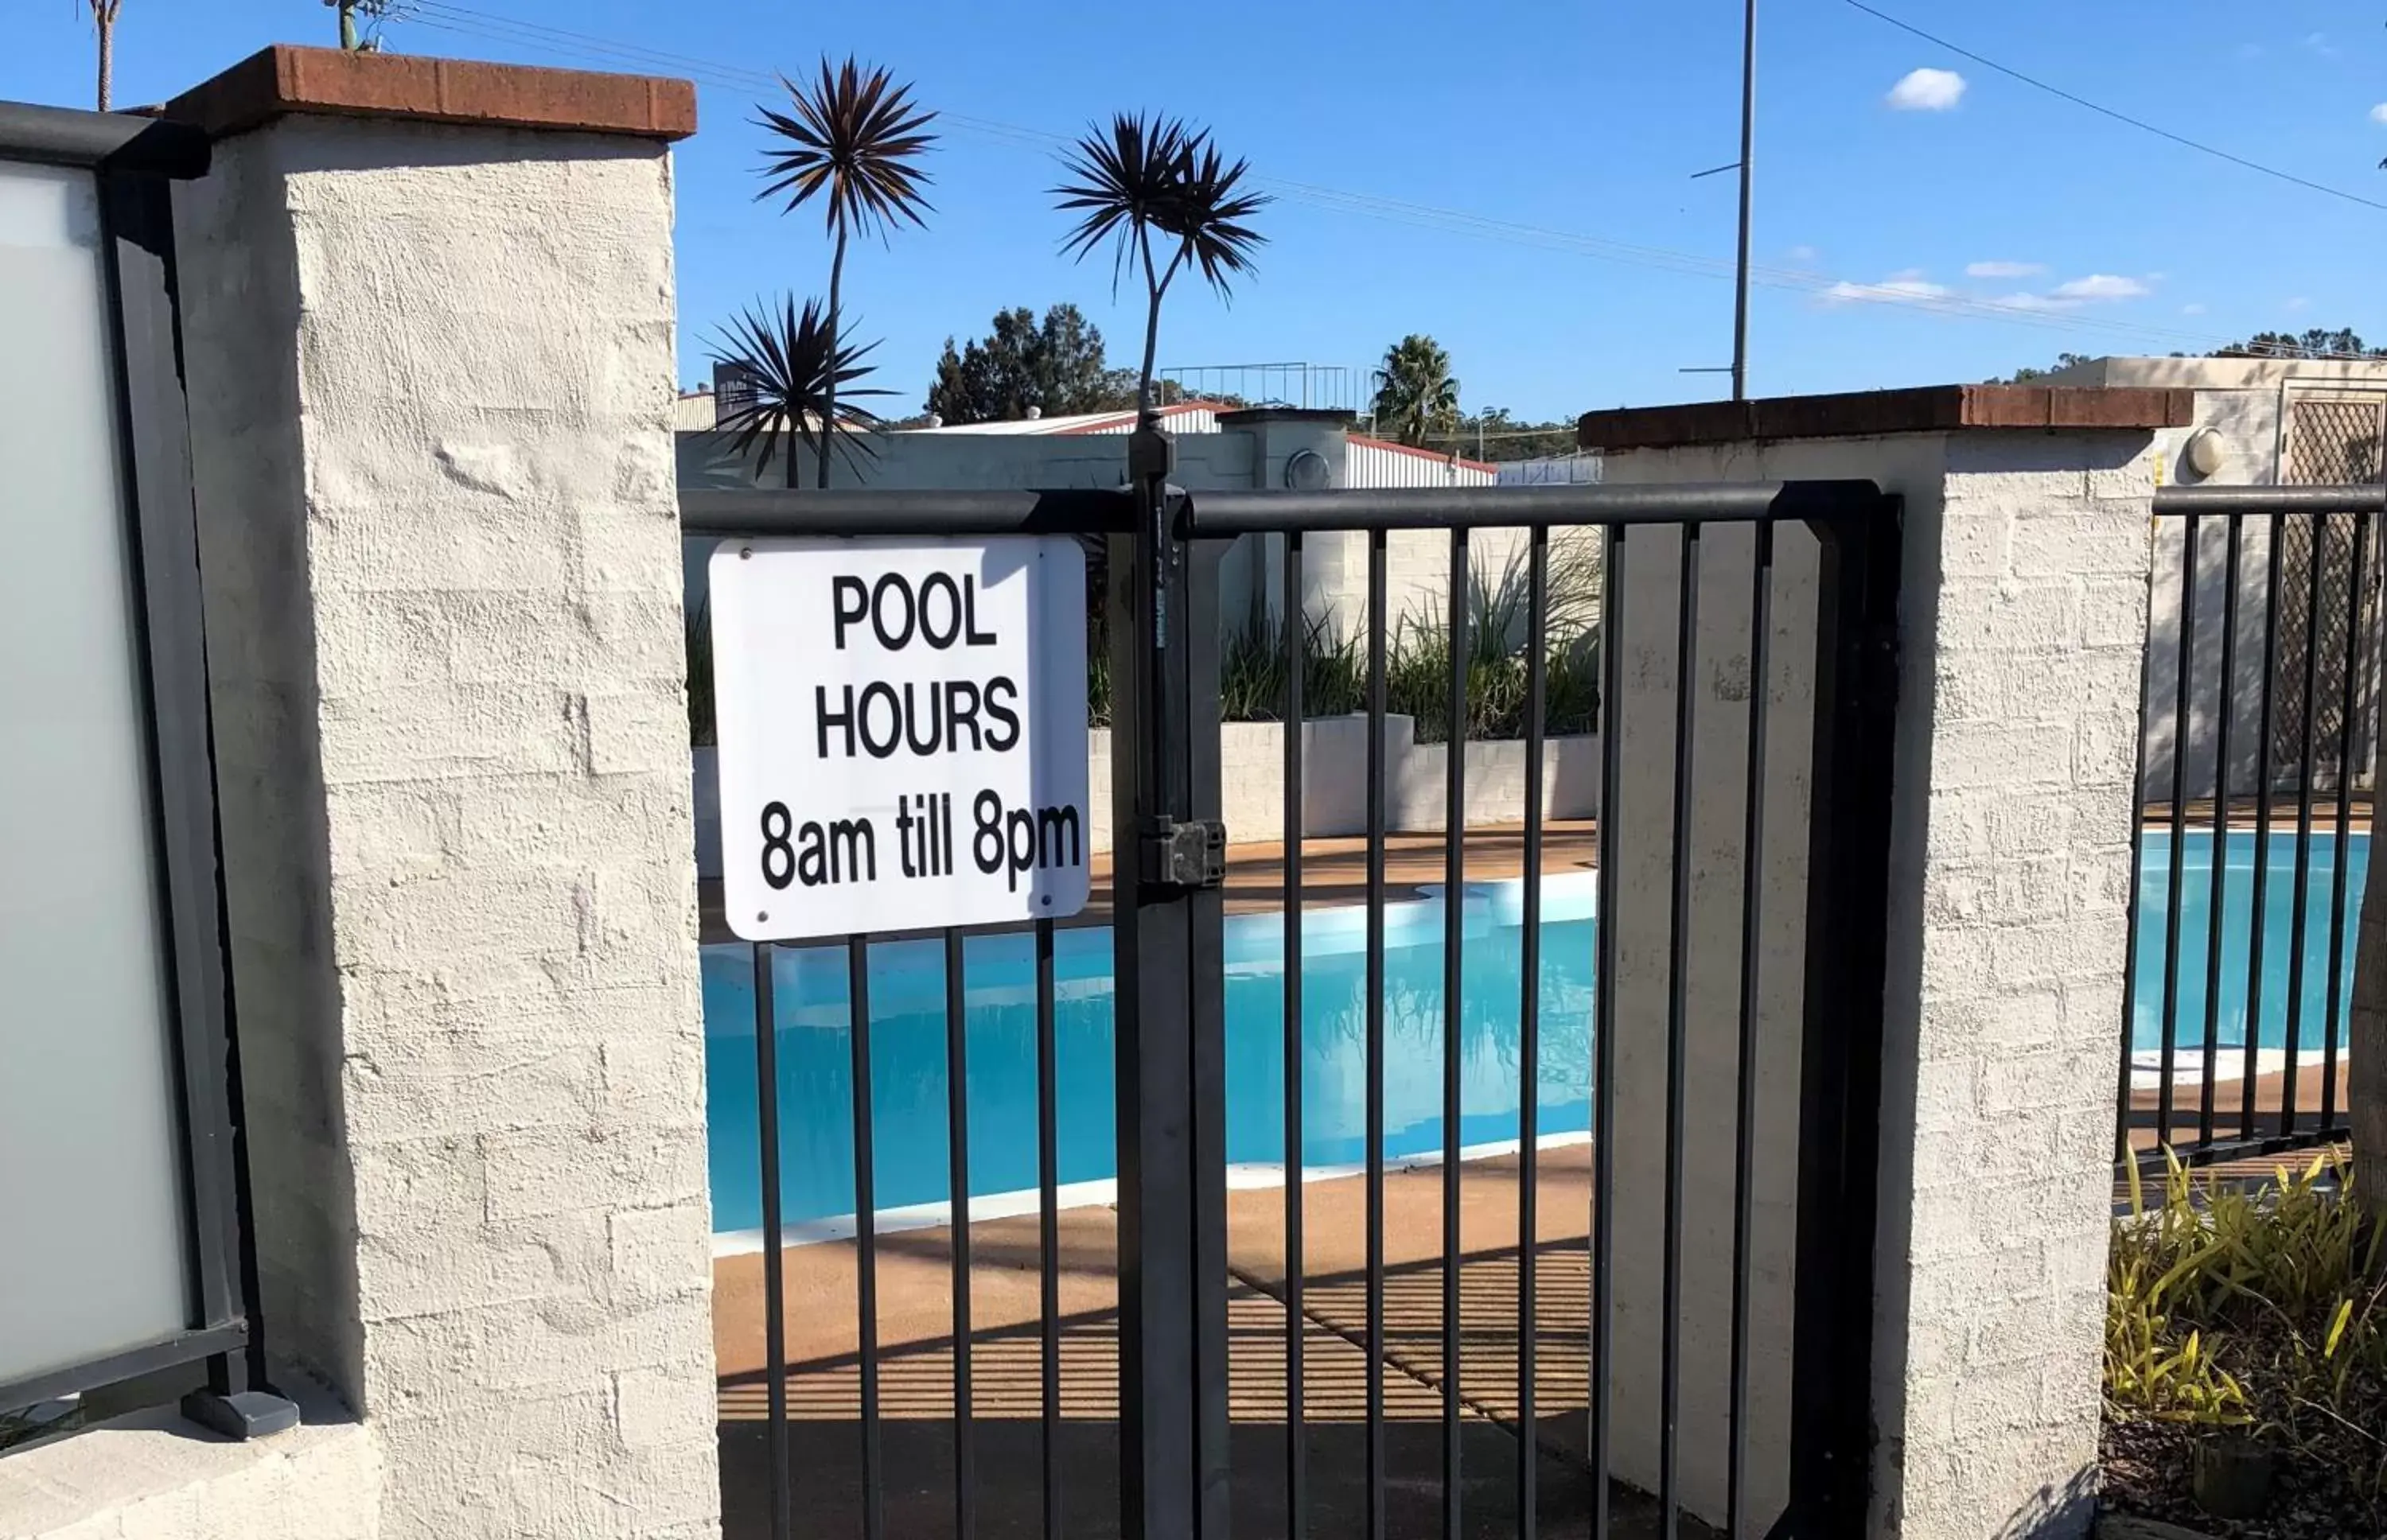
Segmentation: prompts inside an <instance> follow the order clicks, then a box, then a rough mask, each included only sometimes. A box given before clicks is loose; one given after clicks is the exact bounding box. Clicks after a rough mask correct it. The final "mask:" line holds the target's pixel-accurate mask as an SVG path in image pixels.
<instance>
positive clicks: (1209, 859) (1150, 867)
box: [1138, 818, 1227, 889]
mask: <svg viewBox="0 0 2387 1540" xmlns="http://www.w3.org/2000/svg"><path fill="white" fill-rule="evenodd" d="M1138 848H1139V851H1140V852H1141V855H1142V864H1141V869H1140V875H1141V876H1142V877H1143V880H1144V881H1145V882H1147V883H1151V884H1156V885H1158V886H1160V887H1164V888H1178V889H1196V888H1218V887H1221V886H1223V885H1224V884H1225V883H1226V880H1227V826H1226V825H1225V824H1223V823H1221V822H1219V820H1218V819H1216V818H1195V819H1190V820H1188V821H1187V822H1184V823H1179V822H1178V821H1177V820H1176V819H1174V818H1154V819H1152V820H1150V821H1149V822H1147V823H1146V824H1145V825H1144V827H1143V839H1141V840H1139V841H1138Z"/></svg>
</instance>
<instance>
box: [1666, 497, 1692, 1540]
mask: <svg viewBox="0 0 2387 1540" xmlns="http://www.w3.org/2000/svg"><path fill="white" fill-rule="evenodd" d="M1676 604H1677V606H1678V608H1677V609H1676V612H1675V619H1676V625H1677V629H1676V632H1675V641H1674V647H1675V653H1674V809H1673V817H1674V822H1673V852H1672V854H1671V856H1670V859H1671V861H1672V863H1673V866H1672V869H1671V870H1670V871H1669V872H1668V873H1667V880H1668V881H1669V882H1670V883H1672V885H1673V904H1672V906H1671V907H1672V912H1673V919H1672V922H1671V925H1670V926H1669V929H1668V935H1667V947H1666V1235H1665V1277H1664V1280H1663V1283H1662V1288H1661V1300H1662V1303H1661V1306H1660V1308H1661V1310H1662V1311H1663V1312H1664V1315H1663V1317H1662V1319H1661V1321H1660V1323H1659V1324H1660V1338H1659V1368H1658V1380H1659V1391H1658V1395H1659V1402H1660V1411H1659V1422H1658V1526H1659V1527H1658V1533H1659V1534H1661V1535H1663V1536H1665V1537H1666V1540H1673V1536H1674V1534H1676V1532H1677V1530H1678V1529H1679V1527H1680V1497H1681V1486H1680V1484H1679V1468H1680V1465H1681V1459H1682V1448H1681V1445H1680V1443H1679V1440H1678V1438H1677V1424H1678V1422H1679V1420H1680V1417H1681V1411H1682V1388H1683V1385H1682V1382H1683V1322H1682V1309H1683V1142H1684V1141H1685V1139H1686V1137H1687V1136H1688V1133H1689V1130H1687V1129H1686V1127H1685V1123H1686V1097H1685V1089H1686V1081H1687V1080H1688V1079H1689V1078H1690V1016H1689V1010H1688V1005H1689V990H1690V970H1689V967H1688V966H1687V963H1686V959H1687V958H1688V957H1689V955H1690V950H1691V783H1692V776H1693V773H1694V770H1695V764H1696V761H1695V754H1694V750H1695V747H1696V744H1697V739H1698V713H1697V711H1696V710H1695V709H1694V708H1695V704H1696V701H1697V696H1698V692H1699V525H1697V524H1685V525H1684V526H1683V547H1682V592H1681V595H1680V597H1679V598H1678V599H1677V600H1676Z"/></svg>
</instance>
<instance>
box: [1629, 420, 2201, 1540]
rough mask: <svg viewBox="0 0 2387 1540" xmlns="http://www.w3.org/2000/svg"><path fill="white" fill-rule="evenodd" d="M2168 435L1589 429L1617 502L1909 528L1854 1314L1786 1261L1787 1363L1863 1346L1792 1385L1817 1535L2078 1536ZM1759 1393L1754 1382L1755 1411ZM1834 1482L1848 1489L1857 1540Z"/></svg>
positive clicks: (2049, 428)
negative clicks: (1860, 508)
mask: <svg viewBox="0 0 2387 1540" xmlns="http://www.w3.org/2000/svg"><path fill="white" fill-rule="evenodd" d="M2193 406H2194V403H2193V400H2192V398H2191V393H2190V392H2187V391H2176V392H2175V391H2168V390H2098V389H2068V388H2034V387H2024V386H1981V385H1967V386H1946V387H1935V388H1928V389H1920V390H1911V391H1884V392H1877V393H1873V394H1868V395H1863V396H1846V397H1817V398H1790V399H1787V400H1778V401H1757V402H1749V403H1738V404H1733V405H1732V407H1731V410H1729V411H1727V410H1724V404H1718V405H1717V406H1715V407H1712V408H1665V409H1652V410H1648V411H1637V412H1636V411H1620V412H1595V413H1592V414H1590V415H1589V416H1588V417H1586V418H1585V420H1584V422H1583V424H1582V439H1583V442H1584V443H1585V445H1586V446H1596V447H1598V448H1604V449H1605V450H1606V451H1607V480H1608V481H1609V482H1610V484H1611V485H1617V484H1638V485H1650V484H1656V483H1665V482H1706V481H1712V480H1715V479H1718V478H1720V477H1722V478H1729V479H1736V480H1769V481H1772V480H1809V479H1813V480H1827V479H1835V478H1846V477H1864V478H1868V479H1871V480H1873V481H1874V482H1876V484H1877V485H1879V486H1881V487H1882V488H1883V489H1884V490H1885V491H1887V492H1890V493H1893V494H1896V495H1899V496H1901V498H1902V499H1903V502H1904V507H1905V511H1906V518H1905V520H1904V524H1903V530H1902V537H1903V542H1904V546H1903V550H1902V551H1901V554H1900V558H1899V561H1900V567H1901V579H1902V580H1901V592H1900V604H1899V614H1898V623H1899V630H1900V653H1901V667H1900V675H1899V694H1898V701H1897V705H1898V711H1897V718H1896V726H1895V734H1894V742H1893V745H1892V753H1893V759H1892V762H1891V764H1890V767H1889V768H1890V773H1891V779H1890V786H1889V788H1888V796H1887V798H1886V799H1881V800H1879V801H1878V802H1877V803H1876V812H1877V813H1878V812H1880V811H1881V810H1883V809H1885V808H1886V813H1887V819H1888V852H1887V853H1888V891H1887V914H1886V915H1880V914H1879V911H1875V912H1874V914H1876V915H1877V916H1878V918H1879V921H1880V923H1878V924H1877V925H1876V926H1874V927H1873V928H1872V934H1871V935H1869V936H1867V937H1866V940H1867V941H1868V944H1869V945H1871V946H1874V947H1876V948H1877V953H1876V955H1877V962H1869V963H1867V964H1866V966H1868V967H1871V968H1875V969H1876V977H1878V978H1881V979H1882V990H1881V993H1882V999H1881V1010H1882V1016H1881V1022H1882V1027H1883V1030H1882V1032H1881V1034H1880V1054H1879V1059H1878V1063H1877V1064H1875V1065H1871V1066H1866V1065H1863V1064H1858V1065H1854V1066H1851V1067H1850V1073H1849V1074H1848V1075H1847V1078H1846V1079H1845V1081H1844V1085H1845V1088H1846V1089H1845V1092H1844V1095H1845V1096H1846V1097H1847V1098H1848V1099H1849V1102H1850V1107H1849V1110H1850V1117H1851V1118H1853V1119H1863V1118H1864V1117H1867V1116H1868V1113H1869V1112H1871V1114H1872V1115H1873V1116H1874V1117H1875V1122H1874V1126H1873V1128H1872V1129H1870V1130H1867V1129H1865V1128H1863V1126H1862V1124H1861V1123H1860V1124H1859V1125H1858V1126H1857V1127H1855V1128H1854V1129H1852V1130H1850V1133H1851V1150H1850V1155H1851V1158H1852V1161H1854V1162H1862V1161H1863V1159H1864V1158H1865V1155H1866V1152H1864V1151H1863V1149H1862V1148H1857V1147H1855V1146H1854V1141H1855V1140H1859V1139H1862V1138H1863V1137H1864V1136H1865V1135H1867V1134H1868V1133H1870V1134H1871V1135H1872V1136H1873V1137H1874V1139H1875V1140H1876V1142H1877V1146H1878V1147H1877V1152H1876V1156H1875V1159H1876V1164H1877V1167H1878V1179H1877V1180H1876V1183H1875V1185H1874V1194H1875V1211H1874V1213H1873V1215H1872V1217H1871V1228H1872V1231H1873V1236H1872V1243H1873V1250H1874V1257H1873V1263H1872V1269H1871V1285H1872V1286H1871V1288H1870V1290H1865V1289H1863V1288H1857V1289H1848V1290H1844V1291H1842V1292H1843V1294H1844V1296H1845V1297H1843V1299H1842V1300H1841V1301H1840V1302H1839V1305H1838V1306H1837V1307H1835V1306H1833V1305H1832V1302H1831V1301H1830V1300H1829V1299H1828V1298H1823V1297H1811V1295H1812V1294H1813V1291H1812V1289H1811V1287H1810V1283H1811V1274H1810V1256H1811V1255H1812V1256H1816V1257H1818V1258H1819V1259H1820V1258H1822V1257H1823V1256H1825V1255H1826V1254H1825V1253H1824V1252H1823V1251H1821V1250H1820V1249H1819V1250H1817V1251H1816V1252H1814V1253H1812V1254H1811V1252H1810V1251H1809V1249H1808V1247H1807V1246H1806V1245H1805V1244H1803V1243H1802V1244H1801V1246H1800V1251H1799V1255H1798V1260H1797V1264H1796V1276H1797V1280H1798V1283H1797V1288H1798V1293H1799V1294H1800V1299H1801V1302H1802V1306H1803V1309H1802V1313H1801V1317H1800V1326H1799V1331H1800V1345H1801V1347H1802V1348H1803V1347H1804V1346H1805V1345H1806V1344H1807V1343H1808V1342H1809V1341H1811V1340H1812V1336H1811V1335H1810V1333H1809V1332H1808V1329H1807V1320H1808V1315H1807V1312H1810V1311H1811V1312H1812V1315H1813V1317H1814V1319H1817V1320H1818V1321H1822V1322H1824V1323H1825V1324H1824V1328H1823V1330H1824V1332H1825V1334H1826V1335H1825V1340H1826V1342H1831V1340H1832V1338H1833V1337H1835V1336H1838V1335H1839V1334H1842V1333H1848V1332H1860V1331H1862V1332H1866V1334H1868V1335H1869V1336H1870V1338H1871V1343H1870V1346H1871V1360H1872V1370H1871V1373H1870V1376H1869V1381H1870V1383H1869V1385H1868V1386H1867V1387H1866V1388H1865V1389H1864V1390H1863V1391H1860V1390H1859V1389H1858V1387H1856V1386H1854V1385H1850V1384H1846V1383H1842V1384H1838V1385H1832V1384H1827V1383H1826V1382H1825V1380H1824V1378H1823V1376H1822V1372H1821V1371H1822V1369H1823V1367H1824V1366H1823V1364H1821V1363H1818V1364H1816V1365H1814V1366H1812V1367H1813V1370H1814V1372H1813V1373H1812V1374H1811V1373H1807V1372H1800V1371H1798V1370H1794V1374H1795V1375H1796V1384H1795V1387H1794V1391H1793V1394H1794V1395H1795V1397H1796V1406H1795V1411H1794V1412H1793V1415H1792V1418H1791V1420H1790V1421H1789V1424H1788V1426H1789V1427H1790V1428H1791V1430H1792V1432H1791V1434H1790V1439H1789V1442H1790V1443H1791V1445H1792V1447H1793V1450H1794V1458H1799V1459H1800V1474H1801V1475H1802V1476H1803V1477H1807V1478H1811V1480H1810V1482H1809V1483H1808V1484H1807V1485H1805V1486H1804V1487H1803V1489H1802V1490H1803V1491H1805V1492H1817V1491H1818V1483H1815V1482H1813V1481H1812V1478H1815V1477H1817V1476H1819V1475H1821V1476H1824V1479H1823V1480H1821V1482H1820V1483H1819V1484H1820V1494H1819V1495H1821V1496H1823V1497H1824V1498H1825V1501H1827V1502H1832V1503H1836V1504H1838V1505H1839V1510H1838V1512H1837V1513H1836V1514H1835V1515H1834V1516H1833V1517H1831V1519H1830V1520H1829V1521H1828V1522H1827V1523H1825V1525H1824V1526H1823V1527H1822V1528H1820V1529H1817V1530H1814V1531H1812V1533H1818V1534H1834V1535H1838V1534H1872V1535H1876V1536H1883V1537H1888V1536H1898V1537H1900V1540H1983V1537H1985V1536H1990V1535H1997V1536H2010V1537H2021V1536H2029V1537H2031V1540H2077V1537H2078V1536H2082V1535H2085V1534H2087V1533H2088V1530H2089V1527H2090V1521H2091V1520H2092V1518H2093V1513H2094V1508H2095V1494H2096V1483H2097V1437H2098V1428H2099V1412H2100V1405H2099V1402H2100V1397H2099V1369H2100V1360H2101V1351H2102V1349H2101V1336H2102V1332H2103V1323H2104V1293H2105V1290H2104V1282H2105V1280H2104V1269H2105V1260H2106V1255H2107V1247H2108V1242H2109V1239H2110V1234H2111V1226H2112V1205H2113V1167H2112V1164H2111V1159H2112V1155H2113V1148H2114V1140H2115V1057H2114V1055H2115V1046H2116V1041H2117V1039H2118V1037H2119V1036H2120V1034H2121V1033H2122V1032H2123V1031H2124V1029H2125V1023H2124V1011H2123V1000H2124V996H2123V985H2124V978H2125V974H2126V972H2127V969H2128V935H2129V920H2128V904H2129V902H2130V895H2131V892H2132V890H2133V888H2134V884H2135V883H2136V881H2137V872H2136V869H2135V863H2134V861H2133V858H2132V848H2131V830H2132V827H2133V825H2134V824H2135V823H2136V822H2137V818H2138V808H2137V805H2136V803H2137V791H2136V785H2137V763H2136V762H2137V759H2138V750H2139V738H2140V728H2141V690H2142V688H2143V678H2142V675H2143V665H2144V663H2145V658H2146V651H2145V650H2146V625H2147V583H2148V574H2149V562H2150V549H2151V547H2150V537H2149V524H2150V517H2149V515H2150V513H2151V511H2152V500H2153V487H2154V485H2155V481H2156V478H2157V475H2158V473H2159V467H2160V466H2161V465H2162V464H2164V463H2165V462H2166V461H2167V460H2168V459H2169V457H2171V456H2173V455H2175V454H2176V453H2177V452H2178V450H2179V444H2180V441H2181V440H2182V439H2183V438H2185V436H2186V435H2187V434H2188V432H2189V431H2190V430H2191V427H2192V425H2193V424H2192V421H2191V418H2192V410H2193ZM1843 726H1846V725H1843ZM1849 790H1850V794H1851V795H1853V794H1854V789H1853V788H1850V789H1849ZM1815 816H1816V817H1818V818H1821V817H1822V816H1823V810H1822V809H1821V808H1820V807H1819V809H1818V810H1817V813H1816V814H1815ZM1825 918H1826V919H1827V920H1831V921H1837V920H1839V919H1840V918H1841V916H1839V915H1825ZM1846 933H1847V934H1848V935H1849V936H1850V940H1856V939H1857V938H1858V937H1859V936H1860V935H1861V934H1863V931H1861V930H1848V931H1846ZM1811 939H1812V938H1811ZM1809 958H1810V966H1811V967H1812V966H1815V964H1816V963H1818V962H1819V961H1820V962H1823V963H1826V964H1828V965H1830V966H1834V967H1835V968H1845V967H1846V966H1849V959H1847V958H1845V957H1825V958H1821V959H1818V958H1817V957H1816V956H1815V954H1814V953H1812V952H1811V953H1809ZM1842 977H1845V976H1844V975H1843V976H1842ZM1805 984H1806V987H1808V988H1811V989H1812V988H1815V987H1817V986H1818V985H1821V986H1822V987H1824V988H1825V990H1826V991H1829V990H1830V989H1831V988H1832V987H1833V984H1832V979H1831V978H1830V977H1828V976H1826V977H1822V978H1809V979H1807V980H1806V981H1805ZM1829 998H1830V997H1829V995H1828V993H1827V995H1826V1001H1825V1003H1826V1004H1828V1003H1829ZM1811 1027H1812V1023H1811ZM1823 1046H1825V1047H1826V1048H1831V1047H1832V1046H1833V1045H1831V1044H1830V1043H1828V1042H1825V1044H1823ZM1864 1075H1870V1076H1872V1077H1874V1078H1875V1080H1876V1084H1877V1094H1876V1087H1875V1086H1869V1085H1867V1084H1866V1083H1864V1080H1863V1079H1862V1078H1861V1077H1863V1076H1864ZM1802 1089H1806V1088H1802ZM1867 1101H1870V1102H1871V1103H1872V1104H1873V1106H1872V1108H1871V1109H1869V1108H1868V1107H1867V1106H1866V1105H1864V1104H1865V1103H1866V1102H1867ZM1805 1198H1806V1193H1805V1191H1803V1190H1802V1193H1801V1202H1802V1205H1803V1204H1804V1202H1805ZM1809 1218H1810V1215H1809V1214H1808V1213H1807V1212H1806V1211H1805V1210H1804V1208H1803V1207H1802V1210H1801V1212H1800V1215H1799V1219H1800V1223H1801V1225H1802V1227H1803V1226H1804V1225H1805V1224H1806V1222H1807V1221H1808V1219H1809ZM1849 1239H1850V1246H1851V1248H1853V1246H1854V1245H1855V1244H1857V1243H1858V1242H1859V1239H1860V1238H1857V1237H1850V1238H1849ZM1852 1257H1853V1250H1852V1249H1851V1250H1850V1251H1843V1252H1840V1253H1839V1254H1838V1256H1837V1258H1836V1259H1835V1260H1832V1261H1830V1262H1825V1263H1822V1264H1821V1267H1820V1268H1819V1269H1818V1270H1823V1271H1824V1275H1825V1277H1828V1278H1834V1279H1845V1277H1846V1269H1847V1268H1848V1267H1849V1265H1850V1261H1851V1260H1852ZM1692 1319H1693V1322H1694V1323H1696V1319H1697V1318H1692ZM1833 1345H1835V1346H1837V1345H1839V1344H1837V1343H1834V1344H1833ZM1778 1385H1779V1380H1778V1370H1767V1371H1766V1372H1765V1373H1764V1374H1762V1375H1760V1376H1759V1377H1758V1378H1757V1380H1756V1382H1755V1383H1754V1385H1753V1386H1752V1395H1755V1392H1756V1391H1759V1390H1762V1391H1764V1392H1765V1393H1766V1395H1770V1396H1778V1395H1779V1388H1778ZM1753 1404H1754V1405H1756V1406H1758V1407H1766V1406H1767V1405H1768V1402H1767V1401H1765V1400H1763V1399H1757V1400H1754V1401H1753ZM1773 1404H1774V1406H1777V1407H1778V1406H1780V1405H1781V1404H1782V1403H1781V1402H1779V1401H1778V1400H1777V1401H1775V1402H1774V1403H1773ZM1860 1416H1862V1417H1863V1418H1864V1419H1865V1421H1864V1422H1863V1423H1862V1424H1861V1423H1860V1422H1859V1418H1860ZM1817 1418H1819V1419H1825V1420H1823V1421H1822V1422H1821V1423H1820V1425H1817V1424H1816V1423H1813V1422H1811V1419H1817ZM1709 1422H1710V1425H1713V1418H1712V1415H1710V1417H1709ZM1760 1427H1761V1429H1762V1431H1765V1432H1766V1433H1768V1435H1769V1436H1772V1430H1773V1427H1774V1424H1771V1423H1767V1424H1761V1425H1760ZM1802 1435H1803V1437H1802ZM1800 1450H1803V1451H1804V1453H1803V1454H1800V1453H1799V1451H1800ZM1826 1454H1828V1456H1829V1461H1830V1463H1829V1464H1828V1466H1826V1465H1825V1464H1824V1463H1823V1462H1824V1458H1825V1455H1826ZM1850 1459H1854V1460H1860V1461H1864V1462H1866V1463H1867V1464H1868V1465H1869V1471H1867V1472H1866V1474H1868V1475H1869V1477H1870V1483H1869V1484H1870V1493H1869V1495H1868V1500H1867V1504H1866V1512H1865V1515H1864V1517H1863V1521H1862V1525H1861V1526H1860V1524H1859V1523H1858V1522H1857V1521H1855V1519H1854V1517H1853V1516H1852V1515H1851V1514H1850V1513H1849V1512H1848V1511H1847V1505H1849V1504H1850V1502H1852V1501H1853V1499H1854V1497H1855V1496H1857V1495H1858V1493H1859V1492H1860V1491H1861V1490H1862V1488H1861V1487H1860V1485H1859V1483H1857V1481H1856V1479H1855V1477H1856V1472H1854V1471H1850V1469H1848V1468H1847V1466H1846V1465H1845V1464H1844V1463H1843V1462H1844V1461H1846V1460H1850ZM1826 1472H1827V1474H1825V1473H1826ZM1799 1533H1800V1534H1806V1533H1810V1531H1807V1530H1801V1531H1800V1532H1799Z"/></svg>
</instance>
